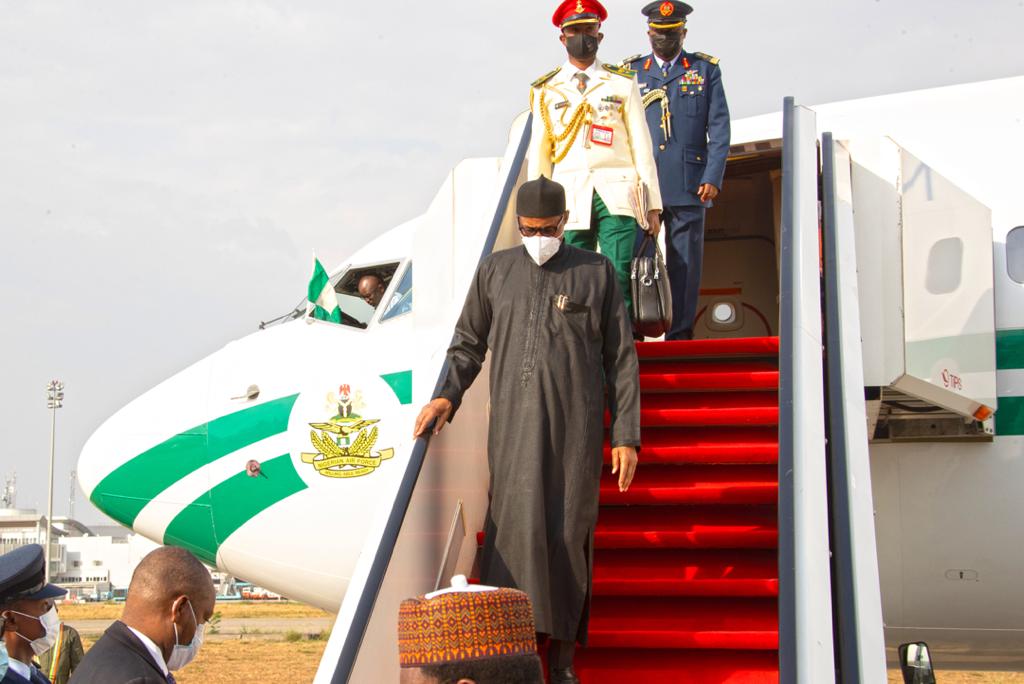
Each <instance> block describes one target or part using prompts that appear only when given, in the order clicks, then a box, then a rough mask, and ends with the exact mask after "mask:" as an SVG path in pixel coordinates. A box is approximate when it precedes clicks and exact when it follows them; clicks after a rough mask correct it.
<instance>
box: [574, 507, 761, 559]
mask: <svg viewBox="0 0 1024 684" xmlns="http://www.w3.org/2000/svg"><path fill="white" fill-rule="evenodd" d="M777 544H778V515H777V512H776V508H775V506H690V507H684V506H634V507H622V508H602V509H601V512H600V513H599V515H598V519H597V529H596V530H595V531H594V548H595V549H644V548H674V549H693V548H705V549H726V548H733V549H770V548H775V546H776V545H777Z"/></svg>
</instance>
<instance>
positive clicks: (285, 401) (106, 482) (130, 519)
mask: <svg viewBox="0 0 1024 684" xmlns="http://www.w3.org/2000/svg"><path fill="white" fill-rule="evenodd" d="M298 396H299V395H298V394H293V395H291V396H290V397H282V398H280V399H274V400H273V401H268V402H266V403H263V404H260V405H258V406H253V407H251V408H247V409H243V410H241V411H237V412H235V413H231V414H228V415H226V416H222V417H220V418H217V419H215V420H211V421H210V422H208V423H203V424H202V425H199V426H197V427H194V428H192V429H191V430H186V431H185V432H182V433H181V434H178V435H175V436H174V437H171V438H170V439H168V440H167V441H166V442H163V443H161V444H158V445H157V446H155V447H153V448H152V449H149V450H148V451H144V452H143V453H141V454H139V455H138V456H136V457H135V458H133V459H131V460H129V461H127V462H126V463H124V464H123V465H121V466H120V467H119V468H117V469H116V470H114V471H113V472H112V473H110V474H109V475H107V476H106V477H105V478H103V480H102V481H101V482H100V483H99V484H98V485H96V488H95V489H94V490H93V491H92V494H91V495H90V497H89V498H90V499H91V500H92V502H93V504H95V505H96V507H97V508H99V509H100V510H101V511H103V512H104V513H106V514H107V515H109V516H110V517H111V518H114V519H115V520H117V521H118V522H120V523H122V524H123V525H126V526H128V527H132V526H133V525H134V524H135V518H136V517H138V515H139V512H140V511H142V509H143V508H145V507H146V505H147V504H149V502H150V501H152V500H153V498H154V497H156V496H157V495H158V494H160V492H162V491H164V490H165V489H167V488H168V487H170V486H171V485H173V484H174V483H175V482H177V481H178V480H180V479H182V478H183V477H186V476H188V475H190V474H191V473H193V472H195V471H196V470H198V469H199V468H202V467H203V466H205V465H207V464H209V463H213V462H214V461H216V460H217V459H219V458H222V457H224V456H226V455H228V454H230V453H232V452H233V451H238V450H239V449H241V448H243V447H247V446H249V445H250V444H254V443H255V442H258V441H260V440H261V439H266V438H267V437H272V436H274V435H276V434H279V433H282V432H284V431H285V430H287V429H288V417H289V416H290V415H291V411H292V406H293V405H294V404H295V400H296V399H297V398H298Z"/></svg>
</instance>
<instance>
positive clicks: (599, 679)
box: [573, 648, 779, 684]
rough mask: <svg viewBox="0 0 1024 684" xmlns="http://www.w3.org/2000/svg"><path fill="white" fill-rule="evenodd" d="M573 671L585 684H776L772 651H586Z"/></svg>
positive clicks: (775, 659) (776, 665) (579, 653)
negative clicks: (631, 683)
mask: <svg viewBox="0 0 1024 684" xmlns="http://www.w3.org/2000/svg"><path fill="white" fill-rule="evenodd" d="M573 668H574V669H575V670H576V673H577V674H578V675H579V676H580V680H581V681H582V682H583V683H584V684H623V683H625V682H643V684H682V683H684V682H688V683H690V684H692V683H693V682H708V683H711V682H714V684H778V681H779V656H778V653H776V652H775V651H768V650H765V651H715V650H672V651H669V650H650V649H643V650H635V651H629V650H620V649H594V648H585V649H580V650H579V651H577V652H576V659H575V661H574V662H573Z"/></svg>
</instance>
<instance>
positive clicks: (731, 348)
mask: <svg viewBox="0 0 1024 684" xmlns="http://www.w3.org/2000/svg"><path fill="white" fill-rule="evenodd" d="M636 353H637V356H639V357H640V360H641V361H645V360H647V359H686V358H696V357H702V358H734V357H744V356H746V357H750V356H755V357H771V356H778V354H779V338H778V337H738V338H733V339H720V340H679V341H672V342H638V343H637V345H636Z"/></svg>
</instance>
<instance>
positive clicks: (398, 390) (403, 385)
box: [380, 370, 412, 406]
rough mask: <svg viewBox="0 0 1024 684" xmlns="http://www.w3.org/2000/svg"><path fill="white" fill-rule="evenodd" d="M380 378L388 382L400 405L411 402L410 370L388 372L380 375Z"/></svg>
mask: <svg viewBox="0 0 1024 684" xmlns="http://www.w3.org/2000/svg"><path fill="white" fill-rule="evenodd" d="M380 377H381V380H383V381H384V382H386V383H388V385H389V386H390V387H391V390H392V391H393V392H394V393H395V396H396V397H398V402H399V403H400V404H401V405H402V406H407V405H409V404H411V403H412V371H411V370H407V371H402V372H401V373H388V374H387V375H382V376H380Z"/></svg>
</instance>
